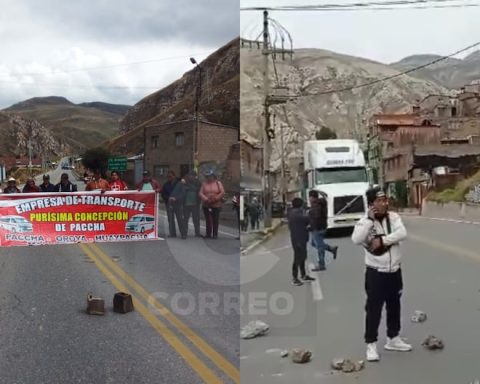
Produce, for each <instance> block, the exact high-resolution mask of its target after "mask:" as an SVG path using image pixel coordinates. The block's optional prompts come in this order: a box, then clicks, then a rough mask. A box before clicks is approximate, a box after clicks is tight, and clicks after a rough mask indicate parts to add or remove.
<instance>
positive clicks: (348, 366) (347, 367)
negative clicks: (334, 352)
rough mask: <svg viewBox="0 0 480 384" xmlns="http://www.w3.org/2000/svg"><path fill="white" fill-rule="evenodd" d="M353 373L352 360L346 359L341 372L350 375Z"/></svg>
mask: <svg viewBox="0 0 480 384" xmlns="http://www.w3.org/2000/svg"><path fill="white" fill-rule="evenodd" d="M354 371H355V363H354V362H353V361H352V360H349V359H346V360H345V361H344V362H343V365H342V372H345V373H350V372H354Z"/></svg>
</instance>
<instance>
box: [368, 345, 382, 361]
mask: <svg viewBox="0 0 480 384" xmlns="http://www.w3.org/2000/svg"><path fill="white" fill-rule="evenodd" d="M379 360H380V356H379V355H378V352H377V343H370V344H367V361H379Z"/></svg>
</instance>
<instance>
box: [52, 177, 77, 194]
mask: <svg viewBox="0 0 480 384" xmlns="http://www.w3.org/2000/svg"><path fill="white" fill-rule="evenodd" d="M55 192H77V185H76V184H73V183H72V182H70V180H68V174H67V173H62V175H61V176H60V183H58V184H57V185H56V186H55Z"/></svg>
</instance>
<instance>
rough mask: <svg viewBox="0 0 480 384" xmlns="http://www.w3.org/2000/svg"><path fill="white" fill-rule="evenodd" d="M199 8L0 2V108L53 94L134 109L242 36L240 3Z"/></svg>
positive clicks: (160, 0)
mask: <svg viewBox="0 0 480 384" xmlns="http://www.w3.org/2000/svg"><path fill="white" fill-rule="evenodd" d="M187 3H188V4H190V6H188V4H187ZM202 4H204V6H203V7H202V6H199V5H198V2H197V1H195V0H182V1H180V2H179V3H172V2H170V1H167V0H139V1H136V2H131V1H127V0H117V1H114V0H102V1H98V2H91V1H87V2H86V0H78V1H76V2H75V3H72V2H66V1H61V0H46V1H42V2H38V1H35V0H17V1H15V2H13V1H9V0H0V9H1V10H2V12H0V46H1V49H2V55H1V57H0V108H5V107H8V106H9V105H11V104H13V103H16V102H19V101H22V100H25V99H28V98H31V97H37V96H51V95H56V96H63V97H66V98H68V99H69V100H70V101H72V102H75V103H78V102H87V101H104V102H110V103H118V104H134V103H136V102H137V101H139V100H140V99H141V98H143V97H144V96H146V95H148V94H150V93H152V92H154V91H156V90H158V89H160V88H162V87H164V86H166V85H168V84H169V83H171V82H172V81H174V80H176V79H178V78H179V77H180V76H182V75H183V73H184V72H186V71H188V70H190V69H192V67H193V66H192V64H191V63H190V61H189V57H191V56H195V57H196V59H197V61H201V60H203V59H204V58H205V57H206V56H207V55H208V54H210V53H212V52H214V51H215V50H216V49H218V48H220V46H222V45H223V44H226V43H227V42H229V41H230V40H231V39H233V38H234V37H235V36H236V35H238V25H239V15H238V3H236V4H233V3H232V2H231V1H223V0H214V1H212V0H207V1H205V2H202ZM205 4H207V5H205ZM233 9H235V11H233ZM211 12H215V14H216V15H217V16H218V17H213V18H212V17H207V16H208V15H209V14H210V13H211ZM184 13H187V16H182V15H183V14H184ZM148 61H151V62H148ZM99 67H103V68H99Z"/></svg>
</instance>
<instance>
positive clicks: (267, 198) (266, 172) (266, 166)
mask: <svg viewBox="0 0 480 384" xmlns="http://www.w3.org/2000/svg"><path fill="white" fill-rule="evenodd" d="M262 53H263V66H264V73H263V91H264V93H265V104H264V115H265V129H264V130H263V179H262V180H263V193H264V199H263V206H264V226H265V228H270V227H271V226H272V200H271V199H272V185H271V180H270V138H269V135H268V132H269V130H270V111H269V103H268V98H269V94H270V88H269V73H268V55H269V48H268V12H267V11H263V52H262Z"/></svg>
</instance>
